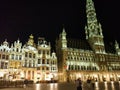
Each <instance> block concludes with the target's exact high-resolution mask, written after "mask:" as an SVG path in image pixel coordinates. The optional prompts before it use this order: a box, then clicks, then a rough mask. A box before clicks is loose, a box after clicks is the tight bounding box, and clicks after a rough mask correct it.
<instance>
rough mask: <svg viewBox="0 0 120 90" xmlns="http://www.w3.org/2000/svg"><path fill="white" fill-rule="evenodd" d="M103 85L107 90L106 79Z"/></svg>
mask: <svg viewBox="0 0 120 90" xmlns="http://www.w3.org/2000/svg"><path fill="white" fill-rule="evenodd" d="M104 86H105V90H108V85H107V82H106V81H105V82H104Z"/></svg>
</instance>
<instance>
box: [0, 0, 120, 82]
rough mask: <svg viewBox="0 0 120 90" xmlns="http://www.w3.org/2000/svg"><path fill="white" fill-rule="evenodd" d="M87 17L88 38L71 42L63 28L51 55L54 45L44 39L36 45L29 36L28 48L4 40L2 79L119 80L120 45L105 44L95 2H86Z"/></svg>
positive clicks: (0, 60)
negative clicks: (54, 50)
mask: <svg viewBox="0 0 120 90" xmlns="http://www.w3.org/2000/svg"><path fill="white" fill-rule="evenodd" d="M86 14H87V25H86V26H85V34H86V39H84V40H83V39H79V40H75V39H69V38H67V33H66V31H65V29H64V28H63V31H62V33H60V35H59V38H58V39H57V40H56V53H55V52H52V53H51V45H50V43H49V42H47V41H46V40H45V38H43V37H40V38H38V42H37V44H36V43H35V42H34V36H33V35H30V36H29V39H28V41H27V43H26V44H25V45H22V43H21V42H20V40H17V41H15V42H14V43H13V44H11V45H10V44H9V43H8V42H7V40H5V41H4V42H3V43H2V44H1V45H0V79H7V80H8V79H10V80H11V79H12V80H14V79H23V78H24V79H29V80H33V81H34V82H36V81H44V80H51V79H54V80H59V81H67V80H69V81H74V80H76V79H77V78H79V77H80V78H81V79H82V80H83V81H86V80H87V79H94V80H98V81H104V80H107V81H110V80H120V48H119V44H118V42H117V41H115V43H114V45H109V44H107V43H106V42H105V41H104V36H103V33H102V27H101V24H100V22H98V21H97V17H96V13H95V8H94V3H93V1H92V0H86Z"/></svg>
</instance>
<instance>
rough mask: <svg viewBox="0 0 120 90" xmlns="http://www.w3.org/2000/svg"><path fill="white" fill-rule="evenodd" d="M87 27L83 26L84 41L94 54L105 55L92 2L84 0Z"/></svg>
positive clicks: (99, 25) (100, 30) (100, 28)
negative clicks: (86, 41)
mask: <svg viewBox="0 0 120 90" xmlns="http://www.w3.org/2000/svg"><path fill="white" fill-rule="evenodd" d="M86 14H87V25H86V26H85V34H86V39H87V40H88V41H89V43H90V45H91V47H92V49H93V51H95V53H105V49H104V41H103V34H102V27H101V24H100V23H99V22H98V21H97V17H96V12H95V7H94V2H93V1H92V0H86Z"/></svg>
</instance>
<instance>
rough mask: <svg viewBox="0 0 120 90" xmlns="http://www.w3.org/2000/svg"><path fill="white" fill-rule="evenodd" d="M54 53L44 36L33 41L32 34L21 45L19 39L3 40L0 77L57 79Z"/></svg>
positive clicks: (9, 78)
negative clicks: (10, 42)
mask: <svg viewBox="0 0 120 90" xmlns="http://www.w3.org/2000/svg"><path fill="white" fill-rule="evenodd" d="M57 65H58V64H57V57H56V53H55V52H52V53H51V45H50V43H48V42H47V41H46V40H45V39H44V38H39V39H38V44H35V43H34V37H33V35H30V36H29V39H28V42H27V43H26V44H25V45H22V43H21V42H20V40H17V41H15V42H14V43H13V44H11V47H10V45H9V43H8V42H7V41H6V40H5V41H4V42H3V44H1V46H0V78H2V79H7V80H16V79H17V80H18V79H24V78H25V79H28V80H33V81H34V82H36V81H46V80H47V81H49V80H51V79H54V80H58V75H57V74H58V68H57V67H58V66H57Z"/></svg>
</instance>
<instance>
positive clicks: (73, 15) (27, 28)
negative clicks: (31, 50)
mask: <svg viewBox="0 0 120 90" xmlns="http://www.w3.org/2000/svg"><path fill="white" fill-rule="evenodd" d="M85 3H86V0H56V1H53V0H48V1H46V0H43V1H42V0H39V2H38V1H36V0H29V1H28V0H27V1H26V0H23V1H22V0H14V1H12V0H8V1H6V0H2V2H1V1H0V43H2V42H3V41H4V40H5V39H7V41H8V42H10V43H12V42H14V41H16V40H17V39H18V38H19V39H20V41H21V42H23V43H25V42H27V41H28V37H29V35H30V34H33V36H34V38H35V42H36V41H37V38H38V37H45V38H46V40H47V41H48V42H51V43H52V44H54V42H55V39H56V38H57V37H58V36H59V33H61V32H62V27H63V26H64V27H65V29H66V32H67V37H70V38H78V39H80V38H85V33H84V26H85V24H86V15H85V14H86V13H85ZM94 4H95V8H96V13H97V18H98V21H100V22H101V24H102V29H103V34H104V38H105V40H107V41H109V42H112V41H113V40H114V39H117V40H118V42H120V14H119V13H120V10H119V8H120V5H119V3H118V2H117V1H113V0H109V1H108V0H94Z"/></svg>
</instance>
